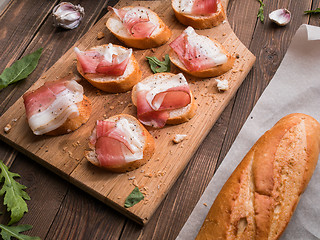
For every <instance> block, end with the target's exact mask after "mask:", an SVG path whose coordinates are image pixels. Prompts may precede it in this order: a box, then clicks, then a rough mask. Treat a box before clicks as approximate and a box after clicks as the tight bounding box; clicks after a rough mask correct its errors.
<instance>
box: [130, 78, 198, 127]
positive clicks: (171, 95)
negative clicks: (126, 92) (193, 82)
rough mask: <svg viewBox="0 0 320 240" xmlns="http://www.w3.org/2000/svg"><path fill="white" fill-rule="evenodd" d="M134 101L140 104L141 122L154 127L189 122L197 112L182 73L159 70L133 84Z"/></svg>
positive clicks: (139, 114)
mask: <svg viewBox="0 0 320 240" xmlns="http://www.w3.org/2000/svg"><path fill="white" fill-rule="evenodd" d="M132 102H133V104H134V105H135V106H136V107H137V116H138V119H139V121H140V122H142V123H143V124H144V125H146V126H152V127H154V128H162V127H164V125H165V124H179V123H183V122H186V121H188V120H189V119H191V118H192V117H193V116H194V115H195V111H196V104H195V102H194V98H193V96H192V93H191V91H190V89H189V85H188V82H187V80H186V79H185V77H184V76H183V74H182V73H179V74H177V75H175V74H172V73H157V74H154V75H151V76H149V77H147V78H146V79H144V80H142V81H141V82H139V83H138V84H137V85H135V86H134V87H133V89H132Z"/></svg>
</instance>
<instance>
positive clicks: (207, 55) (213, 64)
mask: <svg viewBox="0 0 320 240" xmlns="http://www.w3.org/2000/svg"><path fill="white" fill-rule="evenodd" d="M170 47H171V50H170V53H169V57H170V60H171V62H172V63H173V64H174V65H176V66H177V67H178V68H180V69H181V70H182V71H184V72H186V73H188V74H190V75H192V76H196V77H203V78H206V77H216V76H219V75H221V74H223V73H225V72H227V71H229V70H230V69H231V68H232V66H233V63H234V60H235V59H234V57H232V56H231V54H230V53H229V52H228V51H227V50H226V49H225V48H224V47H223V46H222V45H221V44H220V43H219V42H217V41H215V40H213V39H210V38H208V37H206V36H203V35H198V34H197V33H196V32H195V31H194V29H193V28H192V27H188V28H186V29H185V30H184V31H183V32H182V34H181V35H180V36H179V37H177V38H176V39H175V40H174V41H173V42H171V43H170Z"/></svg>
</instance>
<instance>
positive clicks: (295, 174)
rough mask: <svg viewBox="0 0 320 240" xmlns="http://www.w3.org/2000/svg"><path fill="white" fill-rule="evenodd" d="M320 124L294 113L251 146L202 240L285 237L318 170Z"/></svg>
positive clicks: (215, 206)
mask: <svg viewBox="0 0 320 240" xmlns="http://www.w3.org/2000/svg"><path fill="white" fill-rule="evenodd" d="M319 149H320V124H319V123H318V122H317V121H316V120H315V119H313V118H312V117H310V116H308V115H305V114H299V113H296V114H290V115H288V116H286V117H284V118H282V119H281V120H280V121H279V122H278V123H277V124H276V125H275V126H274V127H273V128H271V129H270V130H269V131H267V132H266V133H265V134H264V135H263V136H262V137H261V138H260V139H259V140H258V141H257V142H256V143H255V145H254V146H253V147H252V148H251V150H250V151H249V152H248V153H247V155H246V156H245V157H244V159H243V160H242V162H241V163H240V164H239V165H238V167H237V168H236V170H235V171H234V172H233V173H232V175H231V176H230V178H229V179H228V180H227V182H226V183H225V185H224V186H223V187H222V189H221V191H220V193H219V195H218V196H217V198H216V199H215V201H214V203H213V205H212V207H211V209H210V211H209V213H208V215H207V217H206V219H205V221H204V223H203V225H202V227H201V229H200V231H199V233H198V236H197V238H196V239H197V240H202V239H259V240H263V239H268V240H273V239H279V238H280V236H281V234H282V233H283V231H284V229H285V228H286V226H287V224H288V223H289V221H290V218H291V216H292V214H293V212H294V210H295V208H296V207H297V205H298V202H299V199H300V196H301V194H302V193H303V192H304V191H305V189H306V187H307V184H308V182H309V180H310V179H311V176H312V174H313V171H314V169H315V167H316V164H317V160H318V156H319Z"/></svg>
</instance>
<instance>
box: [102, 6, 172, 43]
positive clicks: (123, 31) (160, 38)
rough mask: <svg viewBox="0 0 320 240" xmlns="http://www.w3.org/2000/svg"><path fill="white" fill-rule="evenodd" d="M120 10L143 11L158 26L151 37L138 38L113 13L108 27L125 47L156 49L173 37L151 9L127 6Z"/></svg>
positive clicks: (107, 24)
mask: <svg viewBox="0 0 320 240" xmlns="http://www.w3.org/2000/svg"><path fill="white" fill-rule="evenodd" d="M120 10H125V11H130V10H134V11H136V10H138V11H143V12H145V13H146V14H147V15H148V17H149V20H150V21H151V22H152V23H154V24H155V25H156V26H157V27H156V29H155V30H154V31H153V32H152V34H151V35H150V36H149V37H143V38H140V37H138V38H136V37H134V36H133V35H132V34H130V32H129V31H128V30H127V28H125V27H124V25H123V22H122V20H120V18H119V17H118V16H117V15H116V14H115V13H113V14H112V15H111V17H110V18H109V19H108V21H107V23H106V27H107V28H108V29H109V30H110V31H111V33H112V34H113V35H114V36H116V37H117V38H118V39H119V40H120V41H121V42H123V43H124V44H125V45H127V46H129V47H134V48H138V49H148V48H154V47H159V46H161V45H163V44H164V43H166V42H167V41H168V40H169V38H170V37H171V34H172V33H171V30H170V29H169V28H168V27H167V25H166V24H165V23H164V22H163V21H162V20H161V19H160V18H159V16H158V15H157V14H156V13H155V12H153V11H151V10H150V9H147V8H145V7H141V6H139V7H132V6H127V7H124V8H122V9H120Z"/></svg>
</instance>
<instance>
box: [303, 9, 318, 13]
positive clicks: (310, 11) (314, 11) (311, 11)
mask: <svg viewBox="0 0 320 240" xmlns="http://www.w3.org/2000/svg"><path fill="white" fill-rule="evenodd" d="M309 13H320V8H316V9H315V10H308V11H304V14H309Z"/></svg>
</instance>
